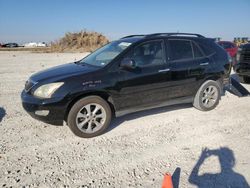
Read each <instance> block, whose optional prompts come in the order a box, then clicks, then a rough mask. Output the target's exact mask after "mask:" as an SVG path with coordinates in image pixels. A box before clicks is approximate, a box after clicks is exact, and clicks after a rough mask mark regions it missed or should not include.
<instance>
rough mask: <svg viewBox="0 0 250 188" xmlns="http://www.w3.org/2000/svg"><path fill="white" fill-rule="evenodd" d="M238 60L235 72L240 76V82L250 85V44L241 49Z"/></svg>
mask: <svg viewBox="0 0 250 188" xmlns="http://www.w3.org/2000/svg"><path fill="white" fill-rule="evenodd" d="M236 59H237V63H236V65H235V66H234V70H235V72H236V73H237V74H238V75H239V78H240V81H241V82H243V83H250V43H248V44H245V45H243V46H241V48H239V50H238V54H237V58H236Z"/></svg>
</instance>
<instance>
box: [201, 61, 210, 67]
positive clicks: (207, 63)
mask: <svg viewBox="0 0 250 188" xmlns="http://www.w3.org/2000/svg"><path fill="white" fill-rule="evenodd" d="M200 65H201V66H206V65H209V62H206V63H201V64H200Z"/></svg>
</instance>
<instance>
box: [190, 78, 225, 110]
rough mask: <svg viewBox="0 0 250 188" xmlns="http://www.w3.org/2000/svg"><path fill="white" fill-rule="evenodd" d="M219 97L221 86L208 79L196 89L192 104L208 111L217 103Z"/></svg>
mask: <svg viewBox="0 0 250 188" xmlns="http://www.w3.org/2000/svg"><path fill="white" fill-rule="evenodd" d="M220 97H221V88H220V85H219V84H218V82H216V81H213V80H208V81H206V82H205V83H203V84H202V86H201V87H200V89H199V90H198V91H197V93H196V95H195V98H194V101H193V106H194V107H195V108H197V109H199V110H202V111H209V110H212V109H214V108H215V107H216V106H217V105H218V104H219V100H220Z"/></svg>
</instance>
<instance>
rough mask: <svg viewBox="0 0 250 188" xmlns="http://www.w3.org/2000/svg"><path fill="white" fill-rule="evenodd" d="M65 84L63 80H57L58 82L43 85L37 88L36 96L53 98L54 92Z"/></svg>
mask: <svg viewBox="0 0 250 188" xmlns="http://www.w3.org/2000/svg"><path fill="white" fill-rule="evenodd" d="M63 84H64V83H63V82H56V83H51V84H45V85H42V86H40V87H39V88H37V89H36V90H35V92H34V96H36V97H40V98H51V96H52V95H53V93H55V91H56V90H57V89H58V88H59V87H61V86H62V85H63Z"/></svg>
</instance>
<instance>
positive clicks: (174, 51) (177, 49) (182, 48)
mask: <svg viewBox="0 0 250 188" xmlns="http://www.w3.org/2000/svg"><path fill="white" fill-rule="evenodd" d="M168 42H169V51H170V60H172V61H174V60H183V59H192V58H193V51H192V44H191V41H189V40H169V41H168Z"/></svg>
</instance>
